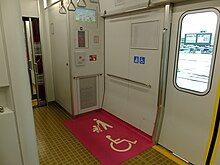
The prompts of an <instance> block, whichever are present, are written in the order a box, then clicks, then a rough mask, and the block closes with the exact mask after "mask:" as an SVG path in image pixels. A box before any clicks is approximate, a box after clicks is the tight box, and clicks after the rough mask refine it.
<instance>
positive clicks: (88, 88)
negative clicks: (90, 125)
mask: <svg viewBox="0 0 220 165" xmlns="http://www.w3.org/2000/svg"><path fill="white" fill-rule="evenodd" d="M79 92H80V109H87V108H91V107H95V106H97V82H96V76H94V77H87V78H80V79H79Z"/></svg>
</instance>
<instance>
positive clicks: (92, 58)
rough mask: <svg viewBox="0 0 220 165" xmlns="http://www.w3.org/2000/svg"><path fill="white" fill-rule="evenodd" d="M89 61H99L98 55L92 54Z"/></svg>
mask: <svg viewBox="0 0 220 165" xmlns="http://www.w3.org/2000/svg"><path fill="white" fill-rule="evenodd" d="M89 61H97V55H96V54H92V55H90V56H89Z"/></svg>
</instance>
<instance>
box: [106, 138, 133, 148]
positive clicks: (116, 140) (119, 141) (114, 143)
mask: <svg viewBox="0 0 220 165" xmlns="http://www.w3.org/2000/svg"><path fill="white" fill-rule="evenodd" d="M106 138H107V139H108V140H110V141H111V143H110V146H111V148H112V149H113V150H114V151H116V152H127V151H130V150H131V148H132V145H134V144H136V143H137V140H135V141H130V140H127V139H122V140H121V139H115V140H113V139H112V138H111V136H110V135H107V136H106ZM123 142H126V143H127V144H128V147H127V148H125V149H117V147H116V145H118V144H121V143H123Z"/></svg>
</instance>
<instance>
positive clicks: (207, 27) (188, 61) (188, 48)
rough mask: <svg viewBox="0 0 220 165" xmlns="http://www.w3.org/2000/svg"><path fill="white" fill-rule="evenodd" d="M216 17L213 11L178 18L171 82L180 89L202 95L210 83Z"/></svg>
mask: <svg viewBox="0 0 220 165" xmlns="http://www.w3.org/2000/svg"><path fill="white" fill-rule="evenodd" d="M217 20H218V16H217V14H216V13H215V12H213V11H207V12H198V13H189V14H186V15H185V16H184V17H183V18H182V22H181V33H180V39H179V49H178V54H177V56H178V58H177V66H176V77H175V78H176V79H175V83H176V85H177V87H178V88H180V89H187V90H190V91H196V92H198V93H205V92H206V91H208V90H209V82H210V80H211V73H212V69H213V68H212V66H213V58H214V56H215V55H214V50H215V47H216V45H215V38H216V35H217V34H216V27H217V22H218V21H217Z"/></svg>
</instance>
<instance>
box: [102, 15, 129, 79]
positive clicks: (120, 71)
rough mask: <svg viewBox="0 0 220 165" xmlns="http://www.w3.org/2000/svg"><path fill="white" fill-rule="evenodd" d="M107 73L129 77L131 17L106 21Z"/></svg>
mask: <svg viewBox="0 0 220 165" xmlns="http://www.w3.org/2000/svg"><path fill="white" fill-rule="evenodd" d="M105 33H106V34H105V44H106V45H107V46H106V50H105V51H106V57H105V61H106V73H109V74H113V75H117V76H122V77H125V78H127V77H128V61H129V46H130V35H131V29H130V17H125V18H118V19H106V24H105Z"/></svg>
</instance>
